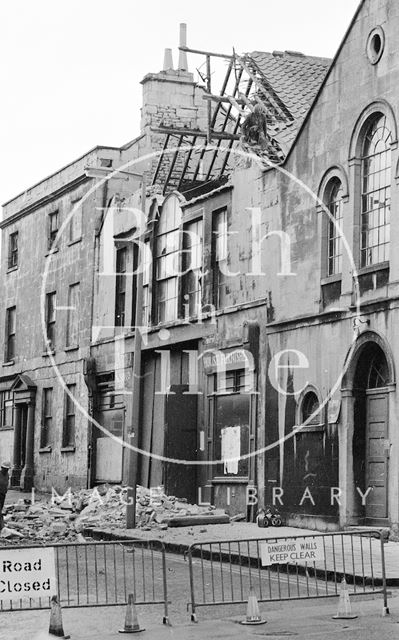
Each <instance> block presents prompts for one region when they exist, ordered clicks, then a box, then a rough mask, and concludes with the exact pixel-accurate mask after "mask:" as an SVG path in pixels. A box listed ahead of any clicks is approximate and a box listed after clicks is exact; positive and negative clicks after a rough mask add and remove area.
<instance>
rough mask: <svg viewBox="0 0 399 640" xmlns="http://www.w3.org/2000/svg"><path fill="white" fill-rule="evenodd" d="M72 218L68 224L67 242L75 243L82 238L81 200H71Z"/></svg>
mask: <svg viewBox="0 0 399 640" xmlns="http://www.w3.org/2000/svg"><path fill="white" fill-rule="evenodd" d="M71 207H72V216H71V219H70V222H69V242H76V241H77V240H80V238H81V237H82V204H81V199H80V198H78V199H76V200H72V202H71Z"/></svg>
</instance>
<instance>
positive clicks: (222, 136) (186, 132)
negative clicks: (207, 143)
mask: <svg viewBox="0 0 399 640" xmlns="http://www.w3.org/2000/svg"><path fill="white" fill-rule="evenodd" d="M151 131H153V132H154V133H164V134H165V135H170V136H173V135H175V136H190V137H193V138H207V137H208V133H207V132H206V131H197V130H196V129H174V128H173V127H151ZM211 137H212V138H214V139H215V140H239V139H240V136H238V135H234V134H232V133H226V132H220V131H213V130H212V131H211ZM183 150H184V147H183Z"/></svg>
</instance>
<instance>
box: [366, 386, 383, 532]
mask: <svg viewBox="0 0 399 640" xmlns="http://www.w3.org/2000/svg"><path fill="white" fill-rule="evenodd" d="M387 438H388V394H387V393H386V392H382V391H374V390H372V391H368V392H367V425H366V461H365V462H366V489H368V488H369V487H371V491H370V492H369V494H368V495H367V500H366V518H367V519H370V520H376V519H380V518H387V517H388V456H389V447H388V440H387Z"/></svg>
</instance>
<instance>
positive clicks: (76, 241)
mask: <svg viewBox="0 0 399 640" xmlns="http://www.w3.org/2000/svg"><path fill="white" fill-rule="evenodd" d="M79 242H82V236H80V237H79V238H76V239H75V240H70V241H69V242H68V244H67V247H72V245H74V244H78V243H79Z"/></svg>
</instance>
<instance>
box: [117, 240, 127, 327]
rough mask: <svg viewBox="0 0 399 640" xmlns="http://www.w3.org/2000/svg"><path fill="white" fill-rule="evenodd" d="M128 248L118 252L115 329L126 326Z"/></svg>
mask: <svg viewBox="0 0 399 640" xmlns="http://www.w3.org/2000/svg"><path fill="white" fill-rule="evenodd" d="M125 305H126V247H123V248H122V249H117V251H116V283H115V327H124V326H125Z"/></svg>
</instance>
